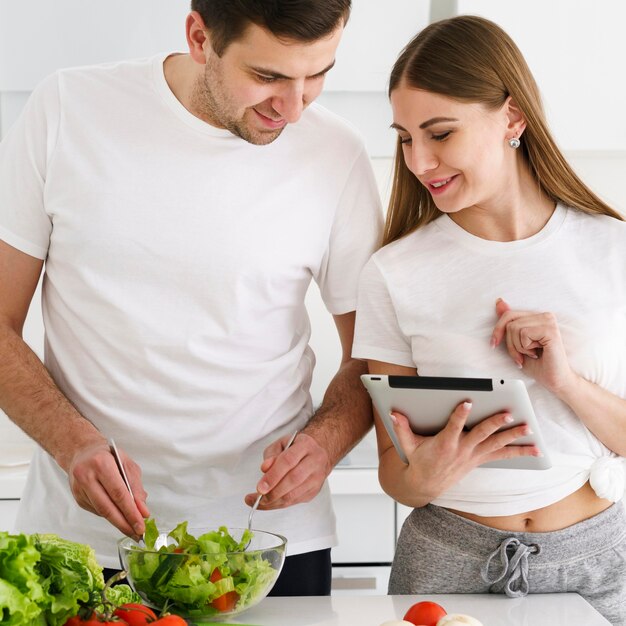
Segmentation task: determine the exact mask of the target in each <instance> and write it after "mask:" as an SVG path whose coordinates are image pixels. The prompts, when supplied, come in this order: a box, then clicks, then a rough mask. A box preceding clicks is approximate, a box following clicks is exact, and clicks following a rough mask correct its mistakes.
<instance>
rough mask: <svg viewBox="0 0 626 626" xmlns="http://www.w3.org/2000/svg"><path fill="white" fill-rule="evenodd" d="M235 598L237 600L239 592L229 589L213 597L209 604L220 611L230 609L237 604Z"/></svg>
mask: <svg viewBox="0 0 626 626" xmlns="http://www.w3.org/2000/svg"><path fill="white" fill-rule="evenodd" d="M237 600H239V594H238V593H237V592H236V591H229V592H228V593H225V594H224V595H223V596H220V597H219V598H215V600H213V602H211V606H212V607H213V608H215V609H217V610H218V611H221V612H222V613H223V612H225V611H232V610H233V609H234V608H235V604H237Z"/></svg>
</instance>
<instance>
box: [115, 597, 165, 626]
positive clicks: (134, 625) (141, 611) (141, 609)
mask: <svg viewBox="0 0 626 626" xmlns="http://www.w3.org/2000/svg"><path fill="white" fill-rule="evenodd" d="M113 615H116V616H117V617H119V618H120V619H123V620H124V621H125V622H126V623H127V624H128V625H129V626H144V624H151V623H152V622H154V621H155V620H156V618H157V616H156V613H155V612H154V611H153V610H152V609H151V608H150V607H149V606H144V605H143V604H137V603H133V602H129V603H128V604H122V606H118V607H117V608H116V609H115V611H113Z"/></svg>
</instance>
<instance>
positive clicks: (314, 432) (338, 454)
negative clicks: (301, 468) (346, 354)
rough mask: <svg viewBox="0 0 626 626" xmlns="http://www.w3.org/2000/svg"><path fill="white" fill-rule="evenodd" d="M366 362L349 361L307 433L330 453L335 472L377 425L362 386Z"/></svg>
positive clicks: (309, 424)
mask: <svg viewBox="0 0 626 626" xmlns="http://www.w3.org/2000/svg"><path fill="white" fill-rule="evenodd" d="M361 374H367V364H366V363H365V362H364V361H357V360H356V359H350V360H349V361H347V362H346V363H344V364H343V365H342V366H341V367H340V368H339V371H338V372H337V373H336V374H335V376H334V378H333V379H332V381H331V382H330V385H329V386H328V389H327V390H326V393H325V394H324V400H323V402H322V405H321V406H320V408H319V409H318V410H317V411H316V412H315V414H314V415H313V417H312V418H311V419H310V421H309V423H308V424H307V426H306V427H305V428H304V432H305V433H307V434H308V435H310V436H312V437H313V438H314V439H315V440H316V441H317V442H318V443H319V444H320V445H321V446H322V447H324V448H325V449H326V450H327V451H328V456H329V460H330V463H331V467H330V468H329V471H330V469H332V468H333V467H334V466H335V465H336V464H337V463H338V462H339V461H340V460H341V459H342V458H343V457H344V456H345V455H346V454H347V453H348V452H349V451H350V450H351V449H352V448H353V447H354V446H355V445H356V444H357V443H358V442H359V441H360V440H361V439H362V438H363V436H364V435H365V434H366V433H367V432H368V431H369V429H370V428H371V427H372V425H373V424H374V418H373V416H372V404H371V401H370V397H369V395H368V393H367V391H366V390H365V387H363V384H362V383H361V380H360V378H359V377H360V376H361Z"/></svg>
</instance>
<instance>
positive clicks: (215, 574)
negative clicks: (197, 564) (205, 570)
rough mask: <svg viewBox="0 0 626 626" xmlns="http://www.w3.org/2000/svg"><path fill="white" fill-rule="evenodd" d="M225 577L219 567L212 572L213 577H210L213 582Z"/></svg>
mask: <svg viewBox="0 0 626 626" xmlns="http://www.w3.org/2000/svg"><path fill="white" fill-rule="evenodd" d="M222 578H223V576H222V574H221V573H220V571H219V570H218V569H217V567H216V568H215V569H214V570H213V571H212V572H211V577H210V578H209V580H210V581H211V582H212V583H216V582H217V581H218V580H221V579H222Z"/></svg>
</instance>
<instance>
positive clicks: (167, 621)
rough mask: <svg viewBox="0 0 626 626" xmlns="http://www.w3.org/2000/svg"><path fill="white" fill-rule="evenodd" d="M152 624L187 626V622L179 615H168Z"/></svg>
mask: <svg viewBox="0 0 626 626" xmlns="http://www.w3.org/2000/svg"><path fill="white" fill-rule="evenodd" d="M152 623H153V624H155V626H187V622H186V621H185V620H184V619H183V618H182V617H180V616H179V615H166V616H165V617H160V618H159V619H158V620H157V621H156V622H152Z"/></svg>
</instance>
